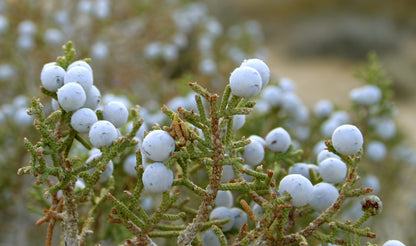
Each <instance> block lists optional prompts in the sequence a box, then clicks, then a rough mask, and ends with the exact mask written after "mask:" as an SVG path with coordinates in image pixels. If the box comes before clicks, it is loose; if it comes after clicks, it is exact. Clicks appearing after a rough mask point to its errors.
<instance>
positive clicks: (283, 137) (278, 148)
mask: <svg viewBox="0 0 416 246" xmlns="http://www.w3.org/2000/svg"><path fill="white" fill-rule="evenodd" d="M265 140H266V144H267V148H268V149H269V150H271V151H273V152H281V153H284V152H286V151H287V150H288V149H289V147H290V145H291V143H292V139H291V138H290V135H289V133H288V132H287V131H286V130H285V129H283V128H281V127H278V128H275V129H273V130H271V131H270V132H269V133H268V134H267V136H266V138H265Z"/></svg>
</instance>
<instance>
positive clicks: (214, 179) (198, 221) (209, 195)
mask: <svg viewBox="0 0 416 246" xmlns="http://www.w3.org/2000/svg"><path fill="white" fill-rule="evenodd" d="M217 97H218V96H217V95H212V96H211V98H210V103H211V130H212V136H213V143H214V157H213V158H212V159H213V161H214V166H213V168H212V174H211V178H210V181H209V184H208V187H207V188H206V192H205V194H204V196H203V201H202V203H201V205H200V207H199V210H198V213H197V215H196V217H195V218H194V220H193V221H192V223H191V224H189V225H188V226H187V227H186V228H185V230H184V231H183V232H181V234H180V235H179V237H178V244H179V245H190V244H191V243H192V241H193V240H194V239H195V237H196V234H197V233H198V231H199V230H200V229H201V228H202V226H203V225H204V222H205V221H207V220H208V217H209V214H210V213H211V211H212V209H213V207H214V201H215V198H216V197H217V192H218V186H219V185H220V183H221V177H222V170H223V167H222V165H221V164H220V162H221V160H222V159H224V150H223V146H222V140H221V132H220V127H219V118H218V117H215V116H214V114H215V110H214V108H213V103H215V101H216V100H217Z"/></svg>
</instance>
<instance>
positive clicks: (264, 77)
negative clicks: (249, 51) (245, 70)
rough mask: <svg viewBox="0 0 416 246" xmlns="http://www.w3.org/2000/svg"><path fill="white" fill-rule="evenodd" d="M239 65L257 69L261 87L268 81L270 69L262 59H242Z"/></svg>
mask: <svg viewBox="0 0 416 246" xmlns="http://www.w3.org/2000/svg"><path fill="white" fill-rule="evenodd" d="M241 67H251V68H254V69H255V70H257V72H258V73H259V74H260V77H261V81H262V88H264V87H265V86H266V85H267V84H268V83H269V80H270V69H269V67H268V66H267V64H266V63H265V62H264V61H262V60H260V59H256V58H254V59H248V60H244V61H243V63H242V64H241Z"/></svg>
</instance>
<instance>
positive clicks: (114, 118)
mask: <svg viewBox="0 0 416 246" xmlns="http://www.w3.org/2000/svg"><path fill="white" fill-rule="evenodd" d="M103 118H104V120H108V121H110V122H111V123H113V125H114V126H115V127H117V128H120V127H122V126H124V124H126V123H127V120H128V118H129V111H128V110H127V107H126V106H125V105H124V104H123V103H121V102H117V101H112V102H109V103H108V104H107V105H105V106H104V108H103Z"/></svg>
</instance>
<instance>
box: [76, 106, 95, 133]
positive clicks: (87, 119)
mask: <svg viewBox="0 0 416 246" xmlns="http://www.w3.org/2000/svg"><path fill="white" fill-rule="evenodd" d="M97 121H98V118H97V114H96V113H95V112H94V111H92V110H91V109H89V108H81V109H78V110H77V111H75V113H74V114H73V115H72V116H71V126H72V128H74V130H75V131H77V132H88V131H89V130H90V128H91V126H92V125H93V124H94V123H95V122H97Z"/></svg>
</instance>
